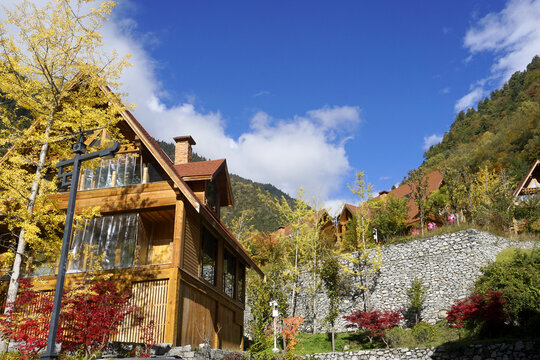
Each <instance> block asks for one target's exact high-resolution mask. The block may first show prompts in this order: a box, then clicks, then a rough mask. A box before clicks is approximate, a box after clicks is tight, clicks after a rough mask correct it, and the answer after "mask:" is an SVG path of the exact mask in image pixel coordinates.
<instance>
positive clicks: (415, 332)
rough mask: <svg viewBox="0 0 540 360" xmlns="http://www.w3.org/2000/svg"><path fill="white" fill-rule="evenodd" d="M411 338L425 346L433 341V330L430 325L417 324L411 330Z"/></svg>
mask: <svg viewBox="0 0 540 360" xmlns="http://www.w3.org/2000/svg"><path fill="white" fill-rule="evenodd" d="M411 333H412V336H413V338H414V340H415V341H416V342H417V343H419V344H425V343H428V342H430V341H431V340H433V338H434V337H435V329H434V328H433V326H432V325H430V324H428V323H426V322H423V321H422V322H419V323H418V324H416V325H415V326H414V327H413V328H412V331H411Z"/></svg>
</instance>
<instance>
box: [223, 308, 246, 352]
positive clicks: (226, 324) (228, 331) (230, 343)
mask: <svg viewBox="0 0 540 360" xmlns="http://www.w3.org/2000/svg"><path fill="white" fill-rule="evenodd" d="M239 313H240V312H239ZM235 320H236V319H235V312H234V311H233V310H231V309H229V308H227V307H225V306H223V305H220V306H219V325H220V326H221V331H220V332H219V335H220V339H221V344H220V345H221V348H222V349H230V350H239V349H240V346H241V344H242V338H243V328H244V327H243V326H242V325H239V324H238V323H237V322H236V321H235Z"/></svg>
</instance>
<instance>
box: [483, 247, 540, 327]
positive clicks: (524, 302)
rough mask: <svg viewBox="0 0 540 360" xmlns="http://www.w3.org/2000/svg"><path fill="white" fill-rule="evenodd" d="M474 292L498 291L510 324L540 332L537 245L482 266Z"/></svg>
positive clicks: (539, 262) (539, 253)
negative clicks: (531, 248) (511, 256)
mask: <svg viewBox="0 0 540 360" xmlns="http://www.w3.org/2000/svg"><path fill="white" fill-rule="evenodd" d="M482 273H483V275H482V276H481V277H480V278H479V279H478V280H477V281H476V292H480V293H486V292H487V291H488V290H493V291H501V292H502V293H503V296H504V298H505V300H506V304H505V306H504V309H505V311H506V313H507V314H508V316H509V319H510V321H511V324H512V325H514V326H516V327H517V328H518V330H519V331H520V332H522V333H523V334H524V335H527V336H534V335H540V249H538V248H535V249H533V250H532V251H531V252H530V253H525V252H522V251H516V253H515V255H514V257H513V258H511V259H509V260H507V261H505V262H499V261H497V262H495V263H493V264H491V265H489V266H487V267H486V268H484V269H483V270H482Z"/></svg>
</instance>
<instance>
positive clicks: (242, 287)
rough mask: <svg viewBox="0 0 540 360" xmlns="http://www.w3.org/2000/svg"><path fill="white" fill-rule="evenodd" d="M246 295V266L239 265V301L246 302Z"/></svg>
mask: <svg viewBox="0 0 540 360" xmlns="http://www.w3.org/2000/svg"><path fill="white" fill-rule="evenodd" d="M245 294H246V266H245V265H244V264H242V263H240V264H238V300H240V301H241V302H244V298H245Z"/></svg>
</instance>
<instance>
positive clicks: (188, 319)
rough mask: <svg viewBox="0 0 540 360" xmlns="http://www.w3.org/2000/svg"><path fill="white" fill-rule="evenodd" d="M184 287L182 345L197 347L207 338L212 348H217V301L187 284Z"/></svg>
mask: <svg viewBox="0 0 540 360" xmlns="http://www.w3.org/2000/svg"><path fill="white" fill-rule="evenodd" d="M182 285H183V286H182V289H181V290H182V297H183V301H182V329H181V332H180V334H181V335H180V345H188V344H191V345H193V346H197V345H198V344H201V343H203V342H204V341H205V338H206V339H208V340H209V341H210V346H212V347H214V348H215V347H217V346H218V344H217V342H218V341H217V340H218V339H217V328H216V327H217V323H216V306H217V303H216V300H215V299H214V298H212V297H211V296H208V295H207V294H205V293H203V292H201V291H199V290H197V289H195V288H193V287H191V286H189V285H187V284H186V283H182Z"/></svg>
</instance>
